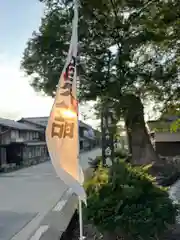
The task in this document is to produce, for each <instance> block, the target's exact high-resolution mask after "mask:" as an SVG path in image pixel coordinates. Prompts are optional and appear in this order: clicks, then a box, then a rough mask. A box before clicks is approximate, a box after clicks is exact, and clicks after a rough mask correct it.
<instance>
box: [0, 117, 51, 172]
mask: <svg viewBox="0 0 180 240" xmlns="http://www.w3.org/2000/svg"><path fill="white" fill-rule="evenodd" d="M47 157H48V152H47V147H46V143H45V139H44V132H43V131H42V130H41V129H38V128H36V127H33V126H30V125H28V124H23V123H19V122H16V121H13V120H9V119H3V118H0V167H1V168H2V167H4V166H5V165H11V164H15V165H21V164H23V165H30V164H32V162H37V161H38V162H39V161H43V160H44V159H45V158H47Z"/></svg>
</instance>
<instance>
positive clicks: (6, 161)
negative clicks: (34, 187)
mask: <svg viewBox="0 0 180 240" xmlns="http://www.w3.org/2000/svg"><path fill="white" fill-rule="evenodd" d="M47 121H48V117H34V118H22V119H20V120H19V121H13V120H9V119H3V118H0V169H2V168H5V167H8V166H12V165H31V164H33V163H37V162H41V161H44V160H46V159H48V150H47V146H46V142H45V129H46V126H47ZM95 133H96V131H95V130H93V129H92V127H91V126H89V125H87V124H85V123H83V122H82V121H79V138H80V139H79V140H80V142H79V146H80V151H86V150H90V149H92V148H94V147H96V146H97V145H99V144H100V140H99V137H97V136H96V134H95Z"/></svg>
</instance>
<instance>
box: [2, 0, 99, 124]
mask: <svg viewBox="0 0 180 240" xmlns="http://www.w3.org/2000/svg"><path fill="white" fill-rule="evenodd" d="M43 12H44V5H43V4H42V3H40V2H39V1H38V0H1V1H0V31H1V33H0V35H1V37H0V117H3V118H9V119H15V120H17V119H20V118H21V117H37V116H48V115H49V112H50V109H51V106H52V103H53V99H51V98H50V97H43V96H42V95H40V94H37V93H35V91H34V90H33V89H32V88H31V87H30V85H29V81H30V79H29V78H28V77H27V76H25V74H24V72H23V71H22V70H20V61H21V59H22V55H23V51H24V49H25V47H26V43H27V40H28V39H29V38H30V37H31V36H32V32H33V31H34V30H38V27H39V26H40V23H41V17H42V16H43ZM86 122H88V123H89V124H91V125H94V126H97V124H98V122H97V121H95V120H92V119H91V117H90V118H89V119H88V120H87V121H86Z"/></svg>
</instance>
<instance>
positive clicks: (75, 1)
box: [74, 0, 85, 240]
mask: <svg viewBox="0 0 180 240" xmlns="http://www.w3.org/2000/svg"><path fill="white" fill-rule="evenodd" d="M78 4H79V3H78V0H74V11H75V14H76V15H77V18H78V7H79V6H78ZM77 28H78V25H77ZM77 35H78V29H77ZM78 50H79V49H77V52H79V51H78ZM78 57H79V56H78V55H77V58H78ZM78 81H79V79H78ZM79 85H80V84H79V83H78V82H77V64H76V94H77V95H76V97H77V101H78V118H77V121H78V128H77V130H78V138H77V141H78V156H77V157H78V162H79V164H78V171H79V182H81V180H82V179H81V172H80V167H79V166H80V147H79V143H80V139H79V99H78V90H79V89H78V87H79ZM78 201H79V209H78V210H79V240H84V238H85V237H84V236H83V213H82V201H81V199H80V197H78Z"/></svg>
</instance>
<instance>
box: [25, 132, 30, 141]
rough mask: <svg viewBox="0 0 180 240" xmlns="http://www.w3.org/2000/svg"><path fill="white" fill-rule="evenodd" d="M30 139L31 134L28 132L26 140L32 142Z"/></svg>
mask: <svg viewBox="0 0 180 240" xmlns="http://www.w3.org/2000/svg"><path fill="white" fill-rule="evenodd" d="M29 138H30V136H29V132H27V133H26V140H30V139H29Z"/></svg>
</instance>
